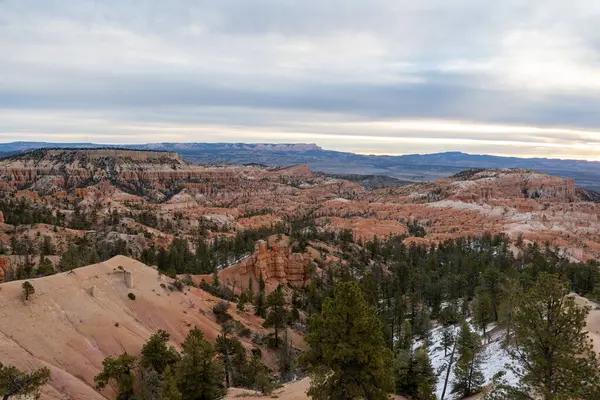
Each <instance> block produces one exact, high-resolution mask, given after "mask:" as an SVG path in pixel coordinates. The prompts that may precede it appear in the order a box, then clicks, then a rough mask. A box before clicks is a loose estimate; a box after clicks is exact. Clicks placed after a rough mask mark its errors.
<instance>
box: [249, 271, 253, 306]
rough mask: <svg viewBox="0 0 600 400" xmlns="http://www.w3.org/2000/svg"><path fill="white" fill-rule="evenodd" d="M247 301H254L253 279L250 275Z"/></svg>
mask: <svg viewBox="0 0 600 400" xmlns="http://www.w3.org/2000/svg"><path fill="white" fill-rule="evenodd" d="M248 302H249V303H254V281H253V279H252V275H251V276H250V277H249V278H248Z"/></svg>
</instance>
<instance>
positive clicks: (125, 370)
mask: <svg viewBox="0 0 600 400" xmlns="http://www.w3.org/2000/svg"><path fill="white" fill-rule="evenodd" d="M102 365H103V367H104V368H103V370H102V372H101V373H100V374H98V375H97V376H96V377H95V378H94V381H95V382H96V388H98V389H102V388H104V387H106V385H107V384H108V383H109V382H110V381H111V380H114V381H115V382H116V384H117V385H118V386H119V392H118V393H117V400H129V399H133V397H134V394H133V388H134V386H135V376H134V374H133V369H134V367H135V357H133V356H130V355H128V354H127V353H123V354H121V355H120V356H119V357H117V358H112V357H108V358H105V359H104V361H102Z"/></svg>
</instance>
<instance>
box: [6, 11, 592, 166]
mask: <svg viewBox="0 0 600 400" xmlns="http://www.w3.org/2000/svg"><path fill="white" fill-rule="evenodd" d="M599 26H600V2H597V1H589V0H570V1H565V0H529V1H517V0H507V1H501V2H489V1H481V0H450V1H449V0H424V1H414V0H411V1H404V0H328V1H323V0H218V1H215V0H190V1H184V0H170V1H157V0H146V1H142V0H138V1H133V0H132V1H123V0H95V1H91V0H70V1H64V0H0V141H2V142H8V141H14V140H44V141H61V142H66V141H77V142H82V141H93V142H98V143H145V142H160V141H194V142H214V141H229V142H234V141H235V142H238V141H239V142H314V143H317V144H320V145H322V146H323V147H326V148H329V149H336V150H348V151H355V152H362V153H382V154H383V153H385V154H390V153H394V154H406V153H414V152H420V153H431V152H438V151H456V150H460V151H466V152H472V153H490V154H501V155H520V156H548V157H565V158H586V159H600V29H598V27H599Z"/></svg>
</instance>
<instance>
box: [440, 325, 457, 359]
mask: <svg viewBox="0 0 600 400" xmlns="http://www.w3.org/2000/svg"><path fill="white" fill-rule="evenodd" d="M440 344H441V345H442V348H443V349H444V357H446V356H447V355H448V350H450V348H451V347H452V345H453V344H454V328H453V327H452V326H445V327H443V328H442V340H441V342H440Z"/></svg>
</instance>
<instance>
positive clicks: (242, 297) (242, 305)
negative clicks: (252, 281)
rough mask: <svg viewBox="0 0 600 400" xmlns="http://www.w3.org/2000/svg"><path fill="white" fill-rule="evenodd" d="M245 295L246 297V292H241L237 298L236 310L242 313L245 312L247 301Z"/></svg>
mask: <svg viewBox="0 0 600 400" xmlns="http://www.w3.org/2000/svg"><path fill="white" fill-rule="evenodd" d="M247 300H248V299H247V297H246V292H242V294H240V298H239V300H238V303H237V306H236V308H237V310H238V312H239V313H244V312H246V302H247Z"/></svg>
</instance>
